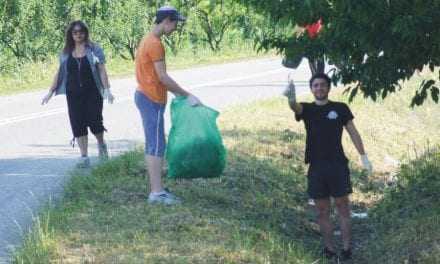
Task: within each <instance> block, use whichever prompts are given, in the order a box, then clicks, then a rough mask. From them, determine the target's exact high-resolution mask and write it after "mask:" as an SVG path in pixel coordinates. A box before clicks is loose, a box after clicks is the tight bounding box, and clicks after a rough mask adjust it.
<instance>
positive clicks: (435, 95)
mask: <svg viewBox="0 0 440 264" xmlns="http://www.w3.org/2000/svg"><path fill="white" fill-rule="evenodd" d="M439 93H440V89H439V88H438V87H437V86H432V87H431V97H432V100H434V102H436V103H438V97H439Z"/></svg>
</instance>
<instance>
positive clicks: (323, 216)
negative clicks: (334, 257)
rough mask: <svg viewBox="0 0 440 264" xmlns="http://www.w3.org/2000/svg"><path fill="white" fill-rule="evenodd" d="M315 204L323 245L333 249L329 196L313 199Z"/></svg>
mask: <svg viewBox="0 0 440 264" xmlns="http://www.w3.org/2000/svg"><path fill="white" fill-rule="evenodd" d="M315 204H316V209H317V210H318V224H319V227H320V229H321V233H322V236H323V238H324V245H325V246H326V247H327V248H328V249H330V250H331V251H334V250H335V249H334V247H333V243H332V236H333V234H332V232H333V226H332V224H331V222H330V198H325V199H315Z"/></svg>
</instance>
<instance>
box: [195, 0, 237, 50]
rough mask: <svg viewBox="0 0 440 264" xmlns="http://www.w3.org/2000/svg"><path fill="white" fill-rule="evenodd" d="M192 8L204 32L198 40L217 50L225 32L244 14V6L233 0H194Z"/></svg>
mask: <svg viewBox="0 0 440 264" xmlns="http://www.w3.org/2000/svg"><path fill="white" fill-rule="evenodd" d="M194 9H195V12H196V14H197V18H198V21H197V22H198V23H199V24H200V27H201V29H202V32H203V34H204V37H203V38H200V40H202V41H204V42H206V43H208V44H209V47H210V48H211V50H213V51H219V50H220V47H221V43H222V40H223V37H224V36H225V33H226V32H227V31H228V29H229V28H230V27H232V26H233V25H234V23H235V22H236V21H237V20H238V19H239V18H240V17H241V16H242V15H243V14H244V8H243V6H242V5H241V4H239V3H237V1H235V0H196V1H194Z"/></svg>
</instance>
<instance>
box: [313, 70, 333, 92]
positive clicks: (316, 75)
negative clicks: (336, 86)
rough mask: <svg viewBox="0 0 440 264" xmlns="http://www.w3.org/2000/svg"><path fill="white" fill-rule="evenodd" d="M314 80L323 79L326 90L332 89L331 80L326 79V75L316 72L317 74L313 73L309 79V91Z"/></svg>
mask: <svg viewBox="0 0 440 264" xmlns="http://www.w3.org/2000/svg"><path fill="white" fill-rule="evenodd" d="M315 79H324V80H325V81H326V82H327V85H328V88H329V89H330V88H331V87H332V79H330V77H328V75H327V74H325V73H323V72H318V73H315V74H314V75H313V76H312V78H310V81H309V85H310V89H311V88H312V84H313V81H314V80H315Z"/></svg>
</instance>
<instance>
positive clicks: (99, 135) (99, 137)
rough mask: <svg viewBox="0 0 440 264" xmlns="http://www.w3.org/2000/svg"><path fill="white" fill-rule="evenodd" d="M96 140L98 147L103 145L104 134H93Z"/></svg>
mask: <svg viewBox="0 0 440 264" xmlns="http://www.w3.org/2000/svg"><path fill="white" fill-rule="evenodd" d="M95 137H96V140H97V141H98V144H99V145H103V144H105V142H104V133H99V134H95Z"/></svg>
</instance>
